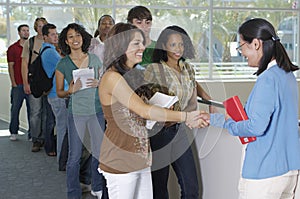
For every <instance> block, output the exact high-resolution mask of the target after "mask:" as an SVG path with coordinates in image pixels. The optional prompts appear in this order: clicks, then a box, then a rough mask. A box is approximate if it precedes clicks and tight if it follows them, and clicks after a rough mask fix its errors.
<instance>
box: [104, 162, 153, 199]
mask: <svg viewBox="0 0 300 199" xmlns="http://www.w3.org/2000/svg"><path fill="white" fill-rule="evenodd" d="M99 172H101V173H102V174H103V175H104V177H105V179H106V182H107V189H108V197H109V198H111V199H153V193H152V180H151V169H150V167H148V168H146V169H142V170H139V171H135V172H131V173H126V174H113V173H107V172H104V171H102V170H100V169H99Z"/></svg>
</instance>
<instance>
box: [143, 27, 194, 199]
mask: <svg viewBox="0 0 300 199" xmlns="http://www.w3.org/2000/svg"><path fill="white" fill-rule="evenodd" d="M194 56H195V50H194V48H193V44H192V41H191V39H190V37H189V36H188V34H187V33H186V31H185V30H184V29H182V28H181V27H178V26H169V27H167V28H165V29H164V30H163V31H162V32H161V34H160V36H159V38H158V40H157V43H156V46H155V49H154V52H153V58H152V61H153V64H149V65H148V66H147V68H146V70H145V80H146V81H147V82H149V83H158V84H160V85H163V86H165V87H167V88H168V90H169V92H171V93H174V94H175V95H176V96H177V97H178V98H179V104H178V106H174V109H175V110H182V111H191V110H196V109H197V89H196V80H195V72H194V70H193V67H192V65H191V64H189V63H188V62H187V61H186V59H193V58H194ZM152 133H153V134H154V135H152V137H150V143H151V149H152V151H153V165H152V184H153V196H154V197H153V198H155V199H167V198H169V194H168V178H169V169H170V166H172V167H173V169H174V171H175V174H176V176H177V178H178V183H179V185H180V188H181V198H184V199H192V198H194V199H198V197H199V185H198V179H197V171H196V166H195V160H194V156H193V152H192V149H191V142H190V141H189V139H190V138H191V136H192V135H193V134H192V132H191V131H190V129H188V128H186V126H185V125H181V124H180V123H173V124H166V125H165V126H163V127H161V128H160V130H159V131H158V132H152ZM191 139H193V138H191Z"/></svg>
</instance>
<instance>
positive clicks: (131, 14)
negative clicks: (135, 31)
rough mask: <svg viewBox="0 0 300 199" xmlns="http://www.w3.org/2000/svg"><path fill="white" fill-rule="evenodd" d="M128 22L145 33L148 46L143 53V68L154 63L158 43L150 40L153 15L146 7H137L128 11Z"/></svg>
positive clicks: (146, 45)
mask: <svg viewBox="0 0 300 199" xmlns="http://www.w3.org/2000/svg"><path fill="white" fill-rule="evenodd" d="M127 22H128V23H130V24H133V25H135V26H136V27H138V28H139V29H141V30H142V31H143V32H144V35H145V39H146V44H145V47H146V49H145V51H144V53H143V61H142V62H141V63H140V65H141V66H143V67H145V66H146V65H148V64H150V63H152V54H153V50H154V48H155V44H156V42H155V41H153V40H151V39H150V32H151V27H152V14H151V12H150V10H149V9H148V8H146V7H144V6H135V7H133V8H131V9H130V10H129V11H128V15H127Z"/></svg>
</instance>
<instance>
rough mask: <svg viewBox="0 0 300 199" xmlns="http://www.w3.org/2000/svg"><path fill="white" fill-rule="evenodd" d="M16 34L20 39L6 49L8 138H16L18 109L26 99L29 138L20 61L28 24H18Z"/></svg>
mask: <svg viewBox="0 0 300 199" xmlns="http://www.w3.org/2000/svg"><path fill="white" fill-rule="evenodd" d="M18 35H19V37H20V39H19V40H18V41H16V42H15V43H14V44H12V45H11V46H9V48H8V50H7V63H8V73H9V77H10V81H11V94H10V97H11V113H10V124H9V131H10V134H11V136H10V140H11V141H15V140H17V134H18V130H19V115H20V109H21V107H22V104H23V101H24V99H25V101H26V108H27V119H28V131H27V132H28V138H30V123H29V116H30V106H29V100H28V95H27V94H25V92H24V89H23V79H22V74H21V63H22V58H21V54H22V50H23V45H24V42H25V41H26V40H27V39H28V37H29V26H28V25H27V24H22V25H19V26H18Z"/></svg>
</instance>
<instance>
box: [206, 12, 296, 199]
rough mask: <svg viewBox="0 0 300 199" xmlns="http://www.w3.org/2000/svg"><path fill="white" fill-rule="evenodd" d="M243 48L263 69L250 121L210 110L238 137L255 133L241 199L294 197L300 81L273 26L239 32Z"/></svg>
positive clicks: (254, 22) (253, 22)
mask: <svg viewBox="0 0 300 199" xmlns="http://www.w3.org/2000/svg"><path fill="white" fill-rule="evenodd" d="M238 33H239V35H240V45H239V46H238V47H237V50H238V51H239V52H240V53H241V54H242V55H243V56H244V57H246V58H247V60H248V65H249V66H250V67H257V68H258V70H257V72H256V75H257V76H258V78H257V81H256V83H255V85H254V87H253V90H252V91H251V93H250V95H249V97H248V100H247V103H246V105H245V111H246V113H247V115H248V118H249V119H248V120H244V121H239V122H235V121H234V120H232V119H231V118H230V117H229V116H225V115H223V114H211V115H209V114H206V115H203V117H205V118H206V119H210V124H211V125H212V126H219V127H222V128H226V129H228V132H229V133H230V134H231V135H233V136H242V137H252V136H256V141H254V142H250V143H248V144H247V146H246V149H245V157H244V163H243V168H242V176H241V178H240V182H239V199H293V198H294V191H295V187H296V184H297V182H298V183H299V179H297V178H298V173H299V169H300V143H299V134H298V130H299V129H298V86H297V85H298V84H297V81H296V78H295V75H294V74H293V71H296V70H298V69H299V68H298V67H297V66H295V65H294V64H293V63H292V62H291V61H290V59H289V57H288V55H287V52H286V50H285V49H284V47H283V45H282V44H281V42H280V38H279V37H278V36H277V34H276V31H275V29H274V27H273V26H272V24H271V23H270V22H268V21H267V20H265V19H261V18H254V19H250V20H248V21H246V22H244V23H243V24H242V25H241V26H240V27H239V30H238Z"/></svg>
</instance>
